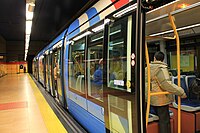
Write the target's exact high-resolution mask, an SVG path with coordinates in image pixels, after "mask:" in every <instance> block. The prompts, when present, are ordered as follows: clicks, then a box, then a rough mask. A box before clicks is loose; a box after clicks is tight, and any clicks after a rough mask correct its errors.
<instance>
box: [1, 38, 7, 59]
mask: <svg viewBox="0 0 200 133" xmlns="http://www.w3.org/2000/svg"><path fill="white" fill-rule="evenodd" d="M0 56H1V57H0V62H5V61H6V40H5V39H4V38H3V37H2V36H1V35H0Z"/></svg>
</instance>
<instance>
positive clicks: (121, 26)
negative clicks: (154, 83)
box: [107, 16, 132, 91]
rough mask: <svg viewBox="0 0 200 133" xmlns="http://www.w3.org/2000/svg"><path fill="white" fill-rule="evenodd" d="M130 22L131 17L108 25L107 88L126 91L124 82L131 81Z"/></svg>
mask: <svg viewBox="0 0 200 133" xmlns="http://www.w3.org/2000/svg"><path fill="white" fill-rule="evenodd" d="M131 21H132V17H131V16H130V17H125V18H123V19H121V20H119V21H117V22H115V23H114V24H112V25H110V26H109V32H108V62H109V63H108V75H107V76H108V78H107V79H108V87H111V88H115V89H120V90H127V89H128V90H127V91H130V89H129V88H127V87H126V82H127V80H129V81H130V80H131V76H130V73H131V67H130V62H128V61H130V56H128V55H131V54H130V53H131V39H129V38H128V37H130V36H131V30H130V29H131V27H132V25H131ZM127 63H128V65H127Z"/></svg>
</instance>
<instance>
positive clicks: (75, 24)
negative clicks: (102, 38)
mask: <svg viewBox="0 0 200 133" xmlns="http://www.w3.org/2000/svg"><path fill="white" fill-rule="evenodd" d="M78 27H79V20H78V19H76V20H75V21H74V22H73V23H72V24H71V25H70V26H69V28H68V31H67V40H69V39H71V38H72V37H74V36H76V35H77V34H78V33H80V28H78ZM72 31H73V32H72Z"/></svg>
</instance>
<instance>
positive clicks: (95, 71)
mask: <svg viewBox="0 0 200 133" xmlns="http://www.w3.org/2000/svg"><path fill="white" fill-rule="evenodd" d="M87 53H88V55H87V56H88V57H87V68H88V69H87V75H88V79H87V81H88V82H87V84H88V95H89V96H92V97H93V98H95V99H98V100H102V99H103V32H99V33H96V34H94V35H91V36H89V44H88V52H87Z"/></svg>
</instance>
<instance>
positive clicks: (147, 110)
mask: <svg viewBox="0 0 200 133" xmlns="http://www.w3.org/2000/svg"><path fill="white" fill-rule="evenodd" d="M145 54H146V63H147V73H148V74H147V81H148V92H147V94H148V98H147V109H146V128H147V125H148V120H149V110H150V64H149V53H148V47H147V42H146V43H145Z"/></svg>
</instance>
